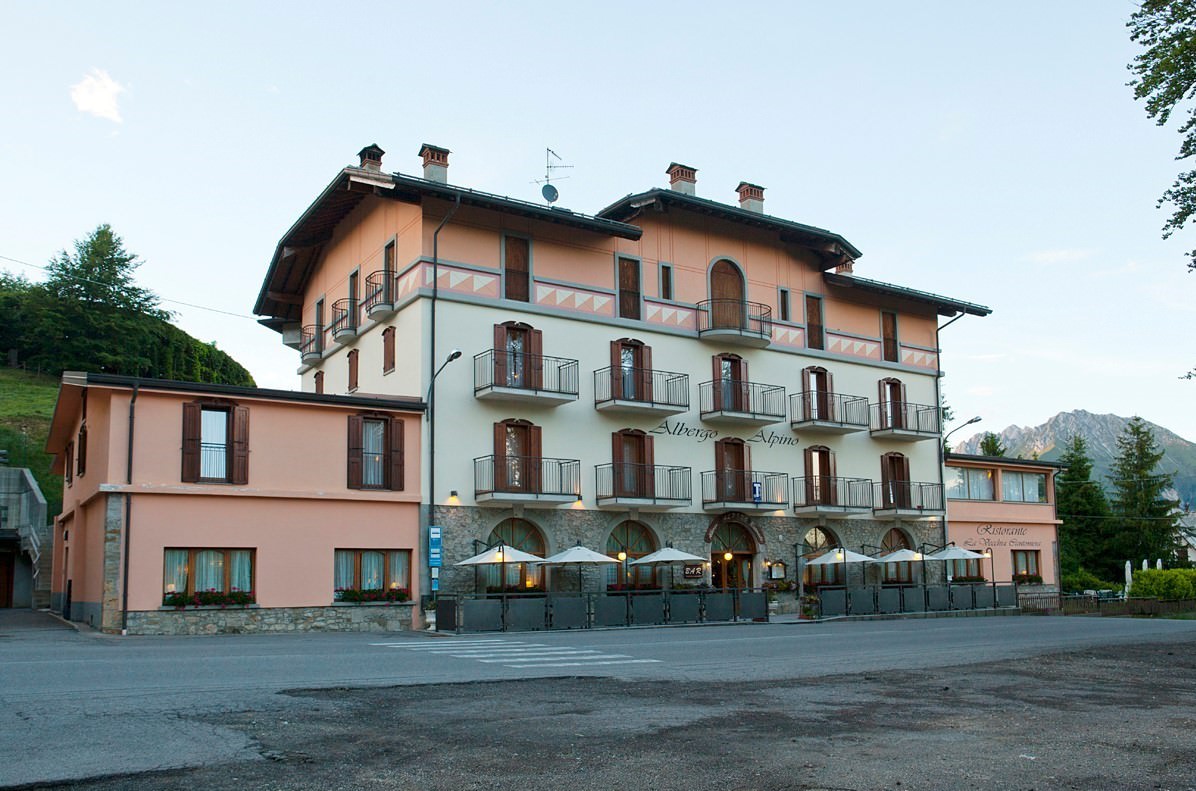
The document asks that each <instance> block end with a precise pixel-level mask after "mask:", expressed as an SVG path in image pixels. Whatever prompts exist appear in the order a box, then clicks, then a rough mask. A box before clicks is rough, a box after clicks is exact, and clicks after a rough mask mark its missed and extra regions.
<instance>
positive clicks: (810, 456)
mask: <svg viewBox="0 0 1196 791" xmlns="http://www.w3.org/2000/svg"><path fill="white" fill-rule="evenodd" d="M802 457H803V458H802V461H803V463H804V464H805V465H806V476H805V490H806V505H814V504H815V502H814V501H815V495H816V494H817V491H818V490H817V487H816V486H815V484H814V446H812V445H810V446H807V447H806V449H805V450H804V451H803V452H802Z"/></svg>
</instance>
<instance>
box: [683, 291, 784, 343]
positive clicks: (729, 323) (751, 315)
mask: <svg viewBox="0 0 1196 791" xmlns="http://www.w3.org/2000/svg"><path fill="white" fill-rule="evenodd" d="M697 308H698V334H699V335H701V334H702V333H703V332H710V331H713V330H738V331H740V332H742V333H745V334H748V335H758V336H759V337H761V338H764V339H766V340H770V339H771V338H772V308H770V307H769V306H768V305H762V304H760V303H759V302H745V301H743V300H739V299H707V300H705V301H703V302H699V303H698V305H697Z"/></svg>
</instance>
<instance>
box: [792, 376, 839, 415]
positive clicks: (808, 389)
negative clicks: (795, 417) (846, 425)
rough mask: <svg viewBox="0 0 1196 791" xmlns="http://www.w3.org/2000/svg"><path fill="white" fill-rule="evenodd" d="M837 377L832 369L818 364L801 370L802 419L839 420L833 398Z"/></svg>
mask: <svg viewBox="0 0 1196 791" xmlns="http://www.w3.org/2000/svg"><path fill="white" fill-rule="evenodd" d="M834 383H835V378H834V376H833V375H832V374H831V372H830V371H828V370H826V369H825V368H823V367H821V366H817V365H811V366H809V367H808V368H803V369H802V372H801V384H802V392H801V396H800V399H801V419H802V420H829V421H836V420H838V419H839V418H838V415H837V411H838V410H836V409H835V406H836V405H835V399H834V398H833V393H834V389H835V388H834Z"/></svg>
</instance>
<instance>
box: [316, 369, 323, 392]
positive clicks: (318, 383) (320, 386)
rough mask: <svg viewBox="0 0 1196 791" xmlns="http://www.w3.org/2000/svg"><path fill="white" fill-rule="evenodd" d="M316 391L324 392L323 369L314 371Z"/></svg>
mask: <svg viewBox="0 0 1196 791" xmlns="http://www.w3.org/2000/svg"><path fill="white" fill-rule="evenodd" d="M316 392H317V393H323V392H324V372H323V371H316Z"/></svg>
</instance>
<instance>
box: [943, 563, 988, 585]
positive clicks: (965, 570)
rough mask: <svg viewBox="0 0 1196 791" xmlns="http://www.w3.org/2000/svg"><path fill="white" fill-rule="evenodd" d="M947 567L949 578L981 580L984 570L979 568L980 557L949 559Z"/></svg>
mask: <svg viewBox="0 0 1196 791" xmlns="http://www.w3.org/2000/svg"><path fill="white" fill-rule="evenodd" d="M948 562H949V563H950V565H949V566H948V567H947V576H949V577H950V578H951V579H960V578H967V579H972V580H983V579H984V572H983V571H982V570H981V569H980V558H974V559H968V560H951V561H948Z"/></svg>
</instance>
